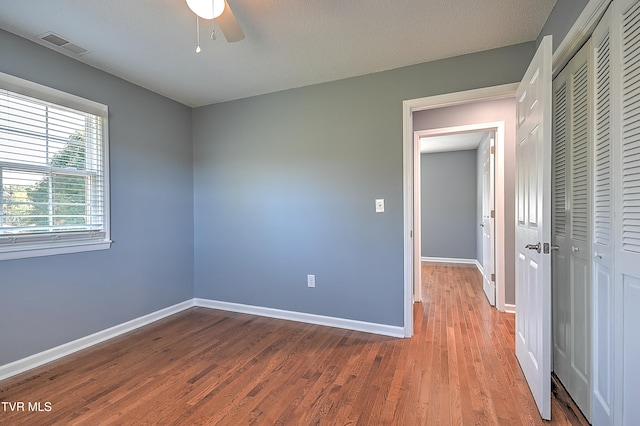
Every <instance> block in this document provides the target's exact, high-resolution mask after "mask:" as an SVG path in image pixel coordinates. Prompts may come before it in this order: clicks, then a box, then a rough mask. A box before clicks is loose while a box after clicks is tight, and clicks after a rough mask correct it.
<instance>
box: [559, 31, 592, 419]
mask: <svg viewBox="0 0 640 426" xmlns="http://www.w3.org/2000/svg"><path fill="white" fill-rule="evenodd" d="M589 53H590V43H589V42H587V43H586V44H585V45H584V46H583V47H582V49H580V51H579V52H578V53H576V55H575V56H574V57H573V58H572V59H571V61H570V62H569V63H568V64H567V66H566V67H565V69H564V70H563V71H562V72H561V73H560V74H559V75H558V76H557V77H556V78H555V80H554V88H555V90H554V94H555V100H554V101H555V102H554V104H555V105H554V106H555V110H554V117H555V120H554V136H555V139H554V145H555V150H554V151H555V154H556V155H557V158H556V159H555V161H554V184H553V190H554V219H555V221H554V226H553V229H554V231H555V232H557V235H555V241H556V243H557V244H558V246H559V247H560V250H559V251H558V252H557V254H554V257H553V271H554V281H553V300H552V303H553V330H554V335H553V348H554V351H553V355H554V358H553V370H554V371H555V373H556V375H557V376H558V378H559V379H560V381H561V382H562V384H563V385H564V387H565V388H566V389H567V391H568V392H569V394H570V395H571V397H572V398H573V399H574V401H575V402H576V404H577V405H578V407H580V409H581V410H582V412H583V414H584V415H585V417H587V419H589V418H590V417H591V387H590V386H591V357H590V353H591V322H590V310H591V279H590V266H591V256H590V249H591V245H590V240H591V229H590V228H591V227H590V223H591V200H590V172H591V168H590V147H591V139H592V136H591V134H592V132H591V126H590V124H591V122H592V121H591V120H592V118H591V112H590V106H591V91H592V87H591V84H590V83H591V65H590V62H589Z"/></svg>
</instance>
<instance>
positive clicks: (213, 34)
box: [211, 19, 216, 40]
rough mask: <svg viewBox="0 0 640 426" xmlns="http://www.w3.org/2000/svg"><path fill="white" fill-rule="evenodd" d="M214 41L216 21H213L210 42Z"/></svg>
mask: <svg viewBox="0 0 640 426" xmlns="http://www.w3.org/2000/svg"><path fill="white" fill-rule="evenodd" d="M215 39H216V20H215V19H214V20H213V29H212V30H211V40H215Z"/></svg>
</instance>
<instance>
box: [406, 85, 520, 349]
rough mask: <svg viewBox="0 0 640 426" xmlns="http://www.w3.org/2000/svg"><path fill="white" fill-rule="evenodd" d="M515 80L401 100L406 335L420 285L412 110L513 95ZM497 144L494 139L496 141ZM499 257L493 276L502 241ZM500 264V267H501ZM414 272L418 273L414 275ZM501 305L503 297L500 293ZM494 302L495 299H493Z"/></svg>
mask: <svg viewBox="0 0 640 426" xmlns="http://www.w3.org/2000/svg"><path fill="white" fill-rule="evenodd" d="M517 88H518V83H512V84H503V85H499V86H493V87H485V88H481V89H474V90H466V91H462V92H455V93H448V94H444V95H436V96H429V97H425V98H418V99H410V100H406V101H403V103H402V118H403V120H402V122H403V123H402V129H403V142H402V151H403V211H404V332H405V337H411V336H413V302H414V290H415V288H416V285H417V286H419V285H420V279H419V274H417V273H415V272H414V271H415V270H416V268H417V266H418V265H416V264H415V257H416V253H419V252H420V249H419V247H418V246H417V243H418V238H413V231H414V230H417V229H419V223H418V224H417V225H416V222H419V217H418V216H417V215H416V214H415V213H414V207H415V206H416V200H417V199H418V200H419V198H416V196H417V195H419V194H417V189H416V187H417V185H416V183H415V180H416V175H417V173H416V170H415V169H416V167H415V159H416V150H418V149H419V148H418V147H417V146H416V143H415V142H414V137H413V136H414V130H413V113H414V112H417V111H424V110H429V109H436V108H444V107H449V106H456V105H463V104H467V103H473V102H484V101H494V100H499V99H505V98H510V97H515V95H516V89H517ZM496 145H497V143H496ZM501 148H504V147H503V146H502V147H500V148H498V147H497V146H496V163H495V168H496V188H495V190H496V216H497V217H496V242H498V241H499V237H498V236H501V237H502V238H503V239H504V233H505V226H506V223H505V220H504V214H503V213H504V198H503V197H502V196H500V197H499V196H498V194H503V193H504V167H503V165H504V150H503V149H501ZM496 256H497V258H498V259H502V261H501V263H500V265H498V264H497V262H496V278H497V276H498V275H501V276H504V267H505V264H504V245H503V244H502V252H499V251H498V250H496ZM500 268H503V269H502V271H500ZM416 276H417V277H418V278H417V279H416ZM503 305H504V297H503ZM496 306H497V303H496ZM503 310H504V306H503Z"/></svg>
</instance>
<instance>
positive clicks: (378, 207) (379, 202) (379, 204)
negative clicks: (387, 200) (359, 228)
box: [376, 198, 384, 213]
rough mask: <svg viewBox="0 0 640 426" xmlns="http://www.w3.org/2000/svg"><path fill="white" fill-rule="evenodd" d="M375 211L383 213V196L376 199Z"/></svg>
mask: <svg viewBox="0 0 640 426" xmlns="http://www.w3.org/2000/svg"><path fill="white" fill-rule="evenodd" d="M376 213H384V198H378V199H376Z"/></svg>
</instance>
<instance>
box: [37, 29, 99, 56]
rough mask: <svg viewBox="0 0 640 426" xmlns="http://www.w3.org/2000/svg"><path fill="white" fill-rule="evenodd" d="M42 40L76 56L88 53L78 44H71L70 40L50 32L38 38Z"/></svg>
mask: <svg viewBox="0 0 640 426" xmlns="http://www.w3.org/2000/svg"><path fill="white" fill-rule="evenodd" d="M38 38H39V39H40V40H43V41H45V42H47V43H48V44H53V45H54V46H57V47H59V48H61V49H64V50H67V51H69V52H71V53H73V54H75V55H84V54H85V53H87V52H88V50H87V49H85V48H84V47H80V46H78V45H77V44H74V43H71V42H70V41H69V40H67V39H65V38H63V37H60V36H59V35H58V34H55V33H52V32H49V33H44V34H42V35H40V36H38Z"/></svg>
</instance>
